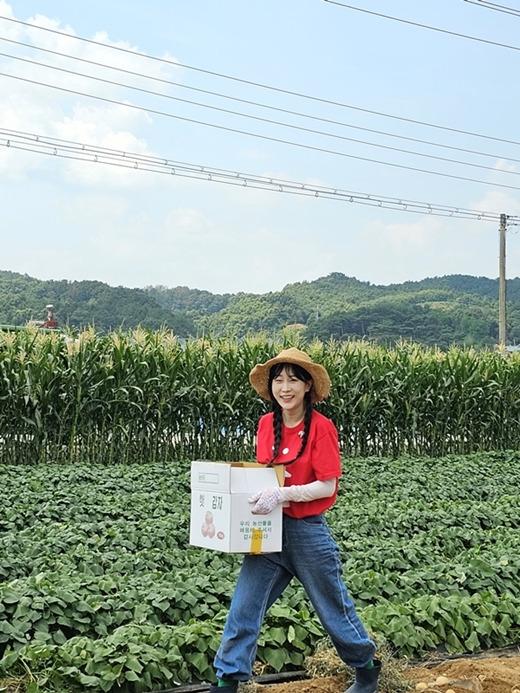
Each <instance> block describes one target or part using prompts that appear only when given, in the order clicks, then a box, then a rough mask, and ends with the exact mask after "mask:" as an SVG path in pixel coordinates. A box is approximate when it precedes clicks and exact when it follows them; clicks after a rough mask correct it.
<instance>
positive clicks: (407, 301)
mask: <svg viewBox="0 0 520 693" xmlns="http://www.w3.org/2000/svg"><path fill="white" fill-rule="evenodd" d="M0 297H1V301H0V323H2V324H4V325H26V324H27V323H28V322H30V321H31V320H37V319H41V318H42V317H43V315H44V311H45V306H46V305H47V304H53V305H54V307H55V316H56V318H57V320H58V322H59V324H60V326H62V327H65V326H67V327H70V328H72V329H84V328H85V327H87V326H94V327H95V328H96V330H98V331H101V332H103V331H110V330H114V329H119V328H121V329H134V328H136V327H137V326H142V327H144V328H146V329H151V330H154V329H159V328H166V329H169V330H171V331H173V332H174V333H175V334H176V335H177V336H179V337H193V336H200V335H204V334H214V335H221V336H234V337H244V336H246V335H249V334H254V333H259V332H261V333H265V334H267V335H270V336H273V337H276V336H280V335H283V334H284V333H286V332H287V330H289V331H297V332H298V333H299V334H300V337H301V338H302V339H303V340H308V341H311V340H312V339H315V338H317V339H320V340H327V339H335V340H339V341H343V340H345V341H347V340H366V341H370V342H373V343H376V344H384V345H387V346H391V345H393V344H396V343H397V342H398V341H400V340H406V341H413V342H416V343H419V344H423V345H425V346H437V347H440V348H448V347H449V346H450V345H458V346H473V347H476V348H483V347H493V346H494V345H495V344H496V343H497V341H498V279H489V278H487V277H474V276H469V275H448V276H444V277H433V278H427V279H423V280H421V281H414V282H412V281H409V282H404V283H401V284H391V285H388V286H384V285H377V284H372V283H370V282H363V281H359V280H358V279H356V278H354V277H348V276H346V275H344V274H342V273H340V272H334V273H332V274H329V275H328V276H326V277H321V278H319V279H316V280H315V281H304V282H298V283H294V284H288V285H287V286H285V287H284V288H283V289H282V290H281V291H275V292H269V293H265V294H252V293H244V292H239V293H236V294H213V293H211V292H209V291H205V290H201V289H190V288H188V287H186V286H177V287H173V288H169V287H166V286H161V285H158V286H146V287H144V288H142V289H128V288H125V287H121V286H119V287H112V286H109V285H108V284H105V283H103V282H98V281H67V280H60V281H56V280H50V281H42V280H38V279H35V278H33V277H30V276H28V275H22V274H17V273H15V272H6V271H0ZM507 298H508V300H507V335H508V341H509V343H511V344H516V343H517V341H518V342H520V278H514V279H510V280H508V285H507Z"/></svg>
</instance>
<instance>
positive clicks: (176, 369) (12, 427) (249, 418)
mask: <svg viewBox="0 0 520 693" xmlns="http://www.w3.org/2000/svg"><path fill="white" fill-rule="evenodd" d="M294 344H296V345H298V342H297V340H296V339H295V338H294V337H293V338H292V340H291V339H289V337H287V339H286V341H279V342H276V341H273V340H270V339H267V338H263V337H254V338H253V337H250V338H248V339H243V340H240V341H238V340H231V339H229V340H225V339H216V338H204V339H198V340H195V339H192V340H187V341H185V342H183V343H181V342H180V341H179V340H177V339H175V337H174V336H173V335H172V334H171V333H169V332H165V331H156V332H147V331H144V330H140V329H139V330H135V331H132V332H114V333H111V334H108V335H99V334H97V333H96V332H95V331H94V330H88V331H85V332H83V333H81V334H80V335H78V336H72V335H64V334H49V333H38V332H31V331H23V332H12V333H9V332H2V333H0V404H1V406H0V441H1V444H0V461H4V462H7V463H23V464H25V463H35V462H38V461H40V462H42V461H43V462H45V461H49V460H52V461H59V462H63V463H75V462H77V461H78V460H81V459H87V458H88V459H90V460H93V461H97V462H102V463H105V464H116V463H122V462H132V463H139V462H142V461H145V460H146V461H165V460H170V461H171V460H179V461H182V460H185V459H196V458H206V459H250V458H251V457H252V456H253V453H254V450H253V445H254V434H255V427H256V422H257V421H258V418H259V416H260V415H261V414H262V413H264V412H265V410H266V406H267V405H266V402H265V401H263V400H261V399H260V398H259V397H258V396H257V395H256V393H255V392H254V391H253V390H252V388H251V387H250V385H249V382H248V374H249V372H250V370H251V368H252V367H253V366H254V365H255V364H256V363H258V362H261V361H265V360H267V359H268V358H269V357H271V356H273V355H274V354H276V353H278V352H279V351H280V349H281V348H283V347H286V346H289V345H294ZM304 346H305V348H306V349H307V350H308V351H309V352H310V353H311V355H312V356H313V358H314V359H315V360H316V361H318V362H320V363H322V364H323V365H324V366H325V367H326V368H327V370H328V371H329V373H330V375H331V379H332V382H333V388H332V392H331V396H330V398H329V399H328V400H327V402H325V403H324V404H323V405H320V406H321V408H322V410H323V411H324V413H326V414H327V415H328V416H330V417H331V418H332V419H333V420H334V421H335V422H336V424H337V426H338V429H339V432H340V439H341V444H342V449H343V452H344V454H345V455H346V456H362V457H367V456H371V455H377V456H394V457H398V456H400V455H404V454H408V455H427V456H431V457H438V456H446V455H448V454H461V453H464V454H468V453H472V452H476V451H479V450H486V451H488V450H489V451H491V450H507V449H515V448H518V447H519V445H520V426H519V425H518V423H519V421H520V355H518V354H512V355H508V356H504V355H503V354H500V353H495V352H492V351H479V352H477V351H474V350H471V349H461V348H452V349H449V350H447V351H440V350H438V349H423V348H421V347H419V346H418V345H413V344H408V343H402V344H400V345H398V346H397V347H395V348H386V347H373V346H370V345H368V344H366V343H363V342H361V343H349V342H347V343H344V342H333V341H331V342H326V343H323V342H313V343H311V344H306V345H304Z"/></svg>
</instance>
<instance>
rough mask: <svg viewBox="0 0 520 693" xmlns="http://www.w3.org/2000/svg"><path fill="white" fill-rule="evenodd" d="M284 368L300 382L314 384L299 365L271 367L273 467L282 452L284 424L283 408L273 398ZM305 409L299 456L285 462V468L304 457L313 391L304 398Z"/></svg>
mask: <svg viewBox="0 0 520 693" xmlns="http://www.w3.org/2000/svg"><path fill="white" fill-rule="evenodd" d="M284 368H285V369H286V370H287V372H288V373H290V374H291V375H294V377H295V378H298V380H302V381H303V382H304V383H310V382H312V376H311V374H310V373H309V372H308V371H306V370H305V368H302V367H301V366H299V365H298V364H297V363H275V364H274V366H271V368H270V370H269V379H268V381H267V387H268V390H269V396H270V397H271V405H272V410H273V432H274V445H273V456H272V457H271V460H270V461H269V465H273V463H274V461H275V459H276V458H277V457H278V453H279V452H280V445H281V443H282V424H283V415H282V408H281V406H280V405H279V404H278V402H277V401H276V399H275V398H274V396H273V388H272V386H273V380H274V379H275V378H277V377H278V376H279V375H280V373H281V372H282V371H283V370H284ZM303 409H304V414H303V436H302V444H301V445H300V449H299V450H298V454H297V455H296V457H294V458H293V459H292V460H289V461H288V462H284V463H283V464H284V466H287V465H288V464H292V463H293V462H296V460H297V459H298V458H299V457H301V456H302V455H303V451H304V450H305V448H306V447H307V441H308V440H309V431H310V428H311V419H312V412H313V408H312V403H311V390H309V391H308V392H306V393H305V396H304V398H303Z"/></svg>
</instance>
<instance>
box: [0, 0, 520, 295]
mask: <svg viewBox="0 0 520 693" xmlns="http://www.w3.org/2000/svg"><path fill="white" fill-rule="evenodd" d="M515 2H517V0H509V4H507V3H506V2H505V0H504V4H505V5H507V6H509V7H514V3H515ZM356 7H357V8H363V9H365V10H367V12H361V11H358V10H356V9H353V8H356ZM371 13H372V14H371ZM378 14H379V15H380V14H386V15H391V16H393V17H396V18H398V19H399V20H403V21H395V20H392V19H389V18H385V17H382V16H378ZM13 20H14V21H13ZM410 22H411V23H414V24H411V23H410ZM417 25H424V26H417ZM426 26H431V27H436V28H438V29H440V30H442V31H434V30H432V29H428V28H425V27H426ZM519 29H520V16H518V17H517V16H514V15H511V14H506V13H504V12H498V11H492V10H490V9H488V8H486V7H485V6H484V5H482V4H481V3H480V2H477V3H475V2H468V1H466V0H435V2H434V1H433V0H414V1H413V2H410V0H395V1H394V2H392V3H388V2H387V0H363V2H360V1H359V2H357V0H356V1H354V0H352V4H351V3H347V2H345V3H343V6H340V5H339V4H333V3H332V2H326V1H325V0H262V2H252V0H189V1H188V0H170V1H169V2H164V0H147V2H146V3H144V2H142V0H124V2H123V0H103V2H101V0H89V2H87V3H71V2H70V1H67V2H65V0H46V1H45V2H42V1H41V0H20V1H19V2H17V1H16V0H12V1H11V2H6V0H0V53H1V55H0V73H1V74H0V89H1V93H2V98H1V99H0V144H2V145H3V146H0V175H1V180H2V185H1V189H0V242H1V247H2V253H1V258H2V259H1V261H0V269H2V270H11V271H14V272H21V273H27V274H29V275H30V276H33V277H37V278H39V279H69V280H84V279H89V280H99V281H103V282H106V283H108V284H110V285H112V286H118V285H122V286H127V287H144V286H148V285H153V286H155V285H164V286H168V287H174V286H178V285H182V286H188V287H190V288H194V289H195V288H196V289H205V290H208V291H211V292H213V293H225V292H229V293H237V292H241V291H244V292H253V293H266V292H269V291H278V290H280V289H282V288H283V287H284V286H285V285H286V284H291V283H294V282H301V281H312V280H314V279H317V278H318V277H322V276H325V275H327V274H329V273H331V272H343V273H344V274H346V275H348V276H353V277H356V278H358V279H360V280H363V281H369V282H371V283H374V284H391V283H400V282H403V281H407V280H419V279H422V278H424V277H432V276H442V275H446V274H471V275H476V276H487V277H491V278H495V277H497V276H498V250H499V237H498V223H497V221H496V218H495V217H493V218H492V219H485V220H478V219H476V218H473V217H470V218H466V219H459V218H452V217H443V216H437V215H436V214H430V215H428V214H418V213H415V212H409V211H403V210H401V209H399V210H396V209H388V208H387V205H386V204H382V205H381V206H377V204H376V205H366V204H358V203H356V202H348V201H344V200H343V199H342V201H339V200H336V199H326V196H324V195H319V196H315V195H314V194H311V195H308V196H307V195H294V194H290V193H288V192H287V189H283V186H282V189H283V191H282V192H280V190H279V187H280V186H277V185H275V184H274V183H273V184H272V185H270V184H268V185H267V187H268V189H262V190H260V189H255V186H254V185H252V184H251V182H249V183H248V184H247V185H243V184H241V185H238V186H236V185H227V184H223V183H222V182H218V181H219V180H221V178H219V176H218V175H215V174H214V175H212V176H211V179H212V180H209V179H208V178H209V176H206V174H204V179H201V178H200V177H195V178H193V177H185V176H181V175H177V174H178V173H180V172H181V170H182V167H181V168H179V167H178V168H177V170H176V174H175V175H171V173H168V174H165V173H164V171H165V170H167V169H171V168H173V166H172V165H171V163H172V162H182V163H183V164H186V165H187V166H186V168H188V169H192V168H193V167H197V166H198V167H205V168H206V169H218V171H221V172H232V173H233V174H241V176H242V178H248V177H259V178H260V179H262V180H263V181H265V182H267V181H270V180H272V181H275V182H276V181H292V182H294V183H297V184H299V185H305V186H307V187H308V188H309V189H311V190H313V189H318V188H319V189H320V190H331V191H332V190H334V189H336V190H340V191H350V192H354V193H360V194H361V195H371V196H372V197H373V198H374V199H376V200H378V199H381V198H385V199H387V200H393V201H399V200H410V201H416V202H420V203H424V204H431V205H432V206H434V207H435V206H442V207H447V208H448V209H453V208H464V209H468V210H472V211H480V212H483V213H486V214H489V215H498V214H501V213H504V214H508V215H510V216H512V217H515V216H520V176H519V175H518V174H519V173H520V133H519V129H518V117H519V113H518V106H519V100H520V92H519V89H518V74H519V73H520V31H519ZM447 32H451V33H447ZM455 34H464V35H467V36H472V37H476V38H479V39H482V40H481V41H474V40H470V39H468V38H463V37H461V36H456V35H455ZM72 37H79V39H87V40H86V41H85V40H78V38H72ZM100 44H104V45H100ZM494 44H503V45H494ZM507 46H509V47H507ZM42 49H45V50H42ZM16 58H18V59H16ZM19 58H24V60H20V59H19ZM74 58H80V59H81V60H77V59H76V60H74ZM53 67H59V68H61V70H56V69H53ZM111 68H118V70H116V69H111ZM78 73H82V74H88V75H91V77H94V78H95V79H91V78H88V77H84V76H82V75H80V74H78ZM116 82H117V83H118V84H115V83H116ZM56 87H59V88H56ZM129 87H133V89H131V88H129ZM152 92H153V93H152ZM209 92H211V93H209ZM187 101H192V102H197V104H199V105H197V104H196V103H187ZM246 102H247V103H246ZM229 111H234V112H235V113H230V112H229ZM268 121H271V122H268ZM274 121H276V123H275V122H274ZM432 126H434V127H432ZM464 133H473V134H464ZM476 135H479V136H476ZM36 136H38V138H40V139H39V141H40V143H41V142H50V141H51V138H53V139H52V141H55V142H59V144H60V146H59V147H57V148H56V151H55V153H53V154H51V155H43V154H42V153H38V152H37V151H34V150H39V151H41V150H43V151H52V149H49V147H47V146H45V147H44V146H42V147H41V148H40V145H37V144H35V142H36V140H35V137H36ZM7 142H9V144H10V145H11V146H6V144H7ZM20 142H25V143H26V144H27V145H28V146H26V148H25V150H22V149H20V148H19V146H15V143H17V144H19V143H20ZM516 143H519V144H516ZM77 145H83V146H84V148H85V149H84V151H87V153H88V152H92V148H98V151H106V150H110V151H111V152H119V153H120V154H119V155H118V156H123V155H124V157H126V159H127V160H132V156H134V157H135V156H136V155H138V156H139V157H140V159H139V161H141V162H142V161H150V160H152V159H153V161H155V162H160V163H161V166H162V162H164V167H163V168H162V169H161V170H160V172H159V171H156V172H149V171H145V170H141V169H142V168H146V166H142V165H141V164H139V165H138V166H137V167H134V166H132V165H130V167H126V168H124V167H122V166H121V165H107V164H105V163H101V161H100V158H98V161H97V162H95V161H93V158H94V156H93V155H92V156H90V157H89V156H87V155H85V156H86V158H87V159H89V160H88V161H78V160H75V159H71V158H66V157H65V156H64V153H65V152H66V151H67V148H69V149H68V151H70V147H73V146H77ZM377 145H378V146H377ZM100 148H102V149H100ZM27 149H28V150H29V151H27ZM403 150H406V151H403ZM419 154H420V155H419ZM117 162H118V163H119V164H121V162H122V160H121V158H119V159H117ZM456 162H461V163H456ZM112 163H114V161H112ZM264 187H265V186H264ZM356 199H357V198H356ZM516 231H518V227H515V226H512V227H511V228H510V230H509V231H508V234H507V276H508V277H513V276H518V274H519V269H518V268H519V267H520V239H519V237H518V235H516Z"/></svg>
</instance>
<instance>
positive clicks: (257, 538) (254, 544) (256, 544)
mask: <svg viewBox="0 0 520 693" xmlns="http://www.w3.org/2000/svg"><path fill="white" fill-rule="evenodd" d="M263 534H264V531H263V530H262V529H254V530H253V532H252V536H251V553H261V551H262V536H263Z"/></svg>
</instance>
